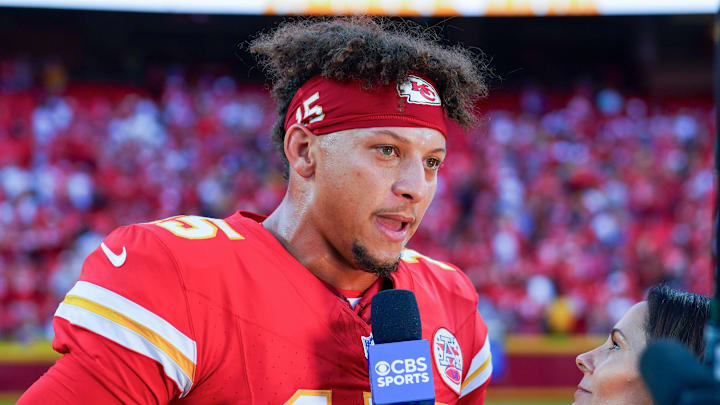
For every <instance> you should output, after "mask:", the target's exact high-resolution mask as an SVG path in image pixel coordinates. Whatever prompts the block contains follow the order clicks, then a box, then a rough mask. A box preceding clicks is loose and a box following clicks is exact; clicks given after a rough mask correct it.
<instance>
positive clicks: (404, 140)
mask: <svg viewBox="0 0 720 405" xmlns="http://www.w3.org/2000/svg"><path fill="white" fill-rule="evenodd" d="M375 133H376V134H382V135H388V136H391V137H392V138H394V139H395V140H396V141H398V142H400V143H404V144H407V143H410V141H409V140H408V139H407V138H405V137H404V136H400V135H398V134H396V133H395V132H393V131H391V130H389V129H380V130H377V131H375ZM439 152H442V153H445V152H447V151H446V150H445V148H435V149H433V150H431V151H430V153H439Z"/></svg>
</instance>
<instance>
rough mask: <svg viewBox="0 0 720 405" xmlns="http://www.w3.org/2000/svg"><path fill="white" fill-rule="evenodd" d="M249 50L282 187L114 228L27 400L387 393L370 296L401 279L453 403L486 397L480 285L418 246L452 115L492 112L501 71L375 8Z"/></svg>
mask: <svg viewBox="0 0 720 405" xmlns="http://www.w3.org/2000/svg"><path fill="white" fill-rule="evenodd" d="M250 50H251V52H253V53H254V54H256V55H257V56H258V57H259V59H260V62H261V64H262V66H263V67H264V68H265V70H266V71H267V73H268V74H269V76H270V79H271V80H272V83H273V96H274V98H275V100H276V101H277V103H278V114H279V116H278V117H279V120H278V122H277V125H276V126H275V128H274V130H273V134H272V138H273V140H274V141H275V142H276V143H277V145H278V147H279V149H280V150H281V151H282V153H283V156H284V157H285V158H286V176H287V179H288V188H287V192H286V194H285V197H284V199H283V200H282V202H281V203H280V205H279V206H278V207H277V208H276V209H275V211H273V212H272V213H271V214H270V215H269V216H268V217H264V216H261V215H258V214H253V213H249V212H243V211H240V212H238V213H236V214H234V215H232V216H230V217H228V218H225V219H224V220H223V219H215V218H205V217H198V216H177V217H172V218H168V219H164V220H159V221H155V222H151V223H146V224H138V225H131V226H127V227H121V228H119V229H117V230H115V231H114V232H112V233H111V234H110V235H109V236H108V237H107V238H106V239H105V240H104V241H103V243H101V245H100V247H99V248H98V249H97V250H96V251H95V252H93V253H92V254H91V255H90V256H89V257H88V258H87V260H86V262H85V264H84V265H83V271H82V275H81V277H80V280H79V281H78V282H77V284H76V285H75V286H74V287H73V288H72V289H71V290H70V291H69V292H68V294H67V296H66V297H65V300H64V301H63V302H62V303H61V304H60V306H59V308H58V310H57V312H56V314H55V318H54V321H53V327H54V329H55V332H56V336H55V339H54V340H53V347H54V348H55V350H57V351H58V352H60V353H62V354H63V357H62V358H61V359H60V360H58V362H57V363H56V364H55V365H54V366H53V367H52V368H51V369H50V370H49V371H48V373H46V374H45V375H44V376H43V377H42V378H41V379H40V380H38V382H36V383H35V384H34V385H33V386H32V387H31V388H30V389H29V390H28V392H26V394H25V396H23V398H21V400H20V403H21V404H31V403H40V402H43V403H46V404H47V403H103V404H107V403H169V402H173V401H177V402H178V403H193V404H201V403H202V404H206V403H208V404H210V403H218V404H220V403H253V404H278V403H279V404H282V403H284V404H310V403H312V404H330V403H333V404H370V403H371V396H370V393H369V391H370V385H369V380H368V365H367V359H366V348H367V346H366V345H368V344H372V343H371V342H372V335H371V327H370V314H371V311H370V303H371V299H372V297H373V295H374V294H375V293H377V292H378V291H381V290H384V289H389V288H397V289H408V290H411V291H413V292H414V293H415V296H416V297H417V301H418V306H419V309H420V315H421V318H422V325H423V330H422V335H423V338H424V339H427V340H429V341H430V344H431V346H432V347H431V351H432V353H433V358H434V360H433V364H432V372H433V379H434V383H435V393H436V400H437V401H438V403H444V404H455V403H472V404H482V403H483V402H484V397H485V387H486V386H487V383H488V381H489V379H490V374H491V372H492V365H491V362H490V347H489V343H488V338H487V327H486V325H485V323H484V322H483V320H482V318H481V317H480V315H479V314H478V312H477V310H476V306H477V301H478V296H477V293H476V292H475V290H474V288H473V286H472V284H471V283H470V281H469V280H468V278H467V277H466V276H465V275H464V274H463V273H462V272H461V271H460V270H459V269H457V268H456V267H454V266H452V265H450V264H447V263H443V262H440V261H437V260H434V259H431V258H428V257H426V256H424V255H422V254H420V253H418V252H416V251H413V250H410V249H406V248H405V245H406V243H407V242H408V240H409V239H410V238H411V237H412V235H413V234H414V233H415V231H416V230H417V227H418V225H419V224H420V221H421V219H422V217H423V215H424V214H425V211H426V209H427V207H428V205H429V204H430V202H431V201H432V198H433V196H434V194H435V189H436V186H437V171H438V169H439V167H440V166H441V165H442V162H443V160H444V159H445V155H446V136H447V125H446V119H452V120H455V121H456V122H458V123H459V124H461V125H466V126H467V125H471V124H472V123H473V121H474V119H475V114H474V111H473V109H474V107H475V104H476V102H477V100H478V98H479V97H481V96H482V95H484V93H485V90H486V89H485V85H484V75H485V72H484V69H485V68H484V65H483V64H482V63H480V62H479V61H477V60H475V59H474V57H473V56H472V54H470V53H469V52H468V51H466V50H464V49H461V48H448V47H444V46H441V45H439V44H438V43H437V42H436V41H435V40H434V39H433V38H430V37H429V35H428V34H426V33H424V32H423V31H422V30H419V29H418V28H413V27H410V26H407V25H392V24H389V23H386V22H378V21H377V20H373V19H368V18H336V19H326V20H300V21H294V22H289V23H286V24H283V25H281V26H280V27H278V28H277V29H275V30H273V31H272V32H270V33H267V34H264V35H260V36H259V37H258V38H256V39H255V40H254V41H252V42H251V44H250ZM160 286H161V288H158V287H160Z"/></svg>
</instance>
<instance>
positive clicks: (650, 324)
mask: <svg viewBox="0 0 720 405" xmlns="http://www.w3.org/2000/svg"><path fill="white" fill-rule="evenodd" d="M709 317H710V299H709V298H707V297H703V296H701V295H697V294H692V293H687V292H681V291H677V290H673V289H672V288H669V287H667V286H655V287H652V288H651V289H650V291H649V292H648V298H647V301H642V302H640V303H638V304H635V305H634V306H633V307H632V308H630V309H629V310H628V311H627V312H626V313H625V314H624V315H623V317H622V318H621V319H620V320H619V321H618V322H617V324H616V325H615V327H614V328H613V329H612V330H611V331H610V335H609V336H608V339H607V341H606V342H605V343H604V344H603V345H601V346H599V347H597V348H595V349H593V350H591V351H589V352H586V353H583V354H581V355H579V356H577V358H576V360H575V362H576V363H577V366H578V368H579V369H580V371H582V372H583V374H584V376H583V378H582V380H581V381H580V384H578V390H577V391H576V392H575V402H574V404H575V405H596V404H603V405H629V404H633V405H651V404H652V399H651V397H650V392H649V391H648V389H647V387H646V386H645V383H644V382H643V380H642V378H641V377H640V373H639V371H638V361H639V359H640V354H641V353H642V352H643V350H644V349H645V347H646V346H647V345H648V344H650V343H652V342H654V341H655V340H657V339H674V340H677V341H678V342H680V343H682V344H683V345H685V346H687V348H688V349H689V350H690V351H691V352H692V353H693V354H695V356H696V357H698V359H699V358H701V356H702V354H703V353H704V343H703V331H704V329H705V324H706V323H707V320H708V318H709Z"/></svg>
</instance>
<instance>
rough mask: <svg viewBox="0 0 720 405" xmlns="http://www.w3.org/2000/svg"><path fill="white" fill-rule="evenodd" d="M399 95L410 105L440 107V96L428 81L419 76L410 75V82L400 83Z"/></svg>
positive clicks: (398, 87) (398, 86)
mask: <svg viewBox="0 0 720 405" xmlns="http://www.w3.org/2000/svg"><path fill="white" fill-rule="evenodd" d="M397 91H398V95H399V96H400V97H405V98H406V99H407V102H408V103H412V104H426V105H440V95H438V93H437V91H436V90H435V88H434V87H433V86H432V84H430V83H428V81H426V80H424V79H421V78H419V77H417V76H413V75H409V76H408V81H406V82H405V83H402V84H400V83H398V85H397Z"/></svg>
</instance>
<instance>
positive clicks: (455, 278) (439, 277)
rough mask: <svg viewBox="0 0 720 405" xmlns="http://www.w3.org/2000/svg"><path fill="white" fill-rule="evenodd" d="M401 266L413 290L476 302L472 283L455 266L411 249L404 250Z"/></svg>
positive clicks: (475, 293)
mask: <svg viewBox="0 0 720 405" xmlns="http://www.w3.org/2000/svg"><path fill="white" fill-rule="evenodd" d="M400 260H401V264H402V265H403V266H405V267H406V269H407V270H408V274H409V276H410V277H411V278H412V280H413V284H414V286H415V288H424V289H429V290H433V291H440V292H442V293H443V295H444V296H445V297H448V296H452V297H456V298H457V299H460V300H467V301H471V302H477V292H476V290H475V287H474V286H473V284H472V282H471V281H470V279H468V277H467V276H466V275H465V273H464V272H463V271H462V270H461V269H460V268H458V267H457V266H455V265H453V264H451V263H447V262H444V261H440V260H437V259H434V258H431V257H429V256H426V255H424V254H422V253H420V252H418V251H416V250H413V249H404V250H403V251H402V254H401V256H400Z"/></svg>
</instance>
